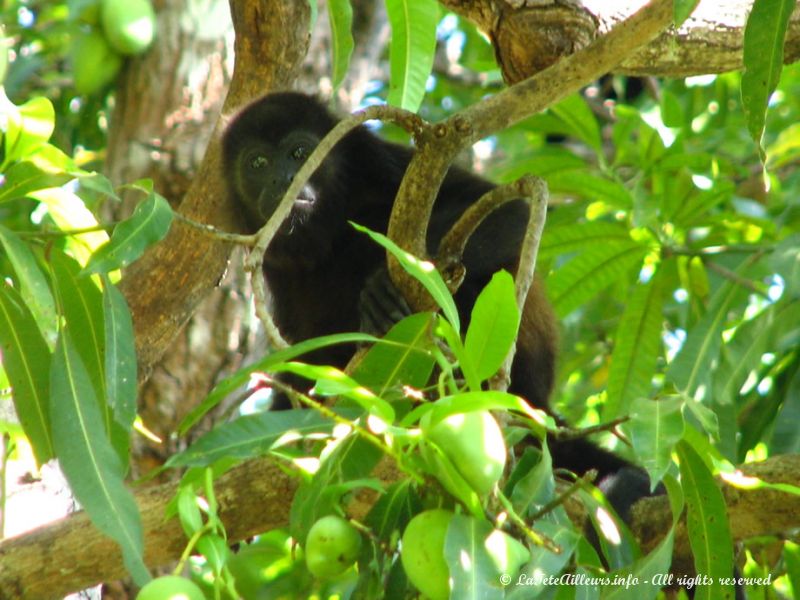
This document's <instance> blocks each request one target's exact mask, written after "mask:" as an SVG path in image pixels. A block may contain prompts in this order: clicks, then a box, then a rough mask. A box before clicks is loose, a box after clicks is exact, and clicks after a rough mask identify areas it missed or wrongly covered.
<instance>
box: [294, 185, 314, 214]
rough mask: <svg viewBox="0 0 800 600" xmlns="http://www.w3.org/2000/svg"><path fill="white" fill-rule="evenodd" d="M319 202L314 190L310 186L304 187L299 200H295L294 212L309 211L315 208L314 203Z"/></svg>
mask: <svg viewBox="0 0 800 600" xmlns="http://www.w3.org/2000/svg"><path fill="white" fill-rule="evenodd" d="M316 201H317V195H316V194H315V193H314V188H312V187H311V186H310V185H304V186H303V189H302V190H300V193H299V194H297V198H295V200H294V206H293V207H292V209H293V210H299V211H303V212H305V211H309V210H311V209H312V208H313V206H314V203H316Z"/></svg>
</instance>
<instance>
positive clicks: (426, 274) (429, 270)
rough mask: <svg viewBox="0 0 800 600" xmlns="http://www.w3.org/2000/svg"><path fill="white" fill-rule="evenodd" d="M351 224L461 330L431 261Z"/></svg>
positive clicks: (454, 327) (453, 308) (444, 285)
mask: <svg viewBox="0 0 800 600" xmlns="http://www.w3.org/2000/svg"><path fill="white" fill-rule="evenodd" d="M426 1H427V0H426ZM351 225H352V226H353V227H355V228H356V229H357V230H358V231H360V232H362V233H366V234H367V235H368V236H369V237H371V238H372V239H373V240H374V241H375V242H377V243H378V244H380V245H381V246H383V247H384V248H386V250H388V251H389V252H391V253H392V255H393V256H394V257H395V258H396V259H397V261H398V262H399V263H400V266H402V267H403V269H405V270H406V272H408V273H409V274H410V275H412V276H413V277H414V278H415V279H416V280H417V281H419V282H420V283H421V284H422V285H423V286H424V287H425V289H426V290H428V293H429V294H430V295H431V297H432V298H433V300H434V302H436V304H437V305H438V306H439V307H440V308H441V309H442V313H443V314H444V316H445V318H446V319H447V320H448V321H450V324H451V325H452V326H453V329H455V330H456V333H458V332H460V331H461V320H460V319H459V317H458V309H457V308H456V303H455V301H454V300H453V295H452V294H451V293H450V290H449V289H447V284H446V283H445V282H444V280H443V279H442V276H441V275H440V274H439V271H437V270H436V268H435V267H434V266H433V264H432V263H430V262H428V261H423V260H420V259H418V258H417V257H416V256H414V255H413V254H409V253H408V252H406V251H405V250H403V249H402V248H400V247H399V246H398V245H397V244H395V243H394V242H393V241H392V240H390V239H389V238H388V237H386V236H385V235H383V234H381V233H377V232H375V231H370V230H369V229H367V228H366V227H362V226H361V225H358V224H356V223H351Z"/></svg>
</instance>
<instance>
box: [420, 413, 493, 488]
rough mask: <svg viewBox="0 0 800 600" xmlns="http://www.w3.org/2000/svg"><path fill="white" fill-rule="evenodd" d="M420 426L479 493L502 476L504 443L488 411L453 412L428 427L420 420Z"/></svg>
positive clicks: (491, 485) (490, 486)
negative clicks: (421, 425)
mask: <svg viewBox="0 0 800 600" xmlns="http://www.w3.org/2000/svg"><path fill="white" fill-rule="evenodd" d="M423 429H424V430H425V434H426V438H427V439H429V440H430V441H432V442H434V443H435V444H436V445H437V446H438V447H439V449H440V450H441V451H442V452H443V453H444V454H445V456H447V458H448V459H450V462H451V463H452V464H453V466H454V467H455V468H456V470H457V471H458V473H459V475H461V477H463V479H464V481H466V482H467V483H468V484H469V485H470V487H472V489H473V490H475V491H476V492H477V493H478V494H479V495H481V496H484V495H486V494H488V493H489V492H490V491H491V490H492V488H493V487H494V485H495V484H496V483H497V482H498V481H499V480H500V477H502V476H503V470H504V469H505V466H506V444H505V441H504V440H503V432H502V430H501V429H500V426H499V425H498V424H497V421H496V420H495V418H494V417H493V416H492V415H491V413H490V412H489V411H485V410H484V411H474V412H468V413H458V414H453V415H450V416H448V417H447V418H445V419H443V420H442V421H439V422H438V423H437V424H436V425H434V426H433V427H430V428H426V427H425V424H424V423H423ZM443 483H444V482H443ZM445 487H446V486H445Z"/></svg>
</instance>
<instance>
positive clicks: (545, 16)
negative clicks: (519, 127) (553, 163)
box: [442, 0, 800, 83]
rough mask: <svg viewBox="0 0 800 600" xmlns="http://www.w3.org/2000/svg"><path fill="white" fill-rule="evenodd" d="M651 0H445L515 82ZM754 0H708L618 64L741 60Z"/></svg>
mask: <svg viewBox="0 0 800 600" xmlns="http://www.w3.org/2000/svg"><path fill="white" fill-rule="evenodd" d="M644 3H645V0H634V1H629V0H625V1H624V2H623V1H616V2H615V1H609V0H581V1H578V0H551V1H549V2H547V1H542V0H536V1H532V0H442V4H444V5H445V6H447V7H448V8H450V9H451V10H453V11H455V12H457V13H459V14H461V15H463V16H465V17H466V18H468V19H470V20H471V21H473V22H475V23H476V24H477V25H478V27H479V28H480V29H482V30H483V31H485V32H486V33H487V34H488V35H489V37H490V39H491V40H492V44H493V45H494V48H495V56H496V58H497V62H498V64H499V65H500V68H501V70H502V71H503V75H504V77H505V79H506V81H507V82H509V83H514V82H517V81H521V80H522V79H525V78H526V77H530V76H531V75H533V74H534V73H538V72H539V71H541V70H543V69H545V68H546V67H548V66H550V65H551V64H553V63H555V62H557V61H558V60H560V59H561V58H562V57H564V56H567V55H569V54H572V53H573V52H575V51H577V50H579V49H581V48H584V47H585V46H586V45H588V44H589V43H590V42H591V41H592V40H593V39H594V38H595V37H597V36H602V35H604V34H605V33H607V32H608V31H609V30H611V29H613V28H614V27H615V26H616V25H617V24H619V23H620V22H621V21H623V20H625V19H627V18H628V17H629V16H630V15H631V14H632V13H633V12H635V11H637V10H638V9H639V8H641V6H642V5H643V4H644ZM752 5H753V2H752V0H721V1H720V0H701V2H700V4H699V6H698V7H697V9H696V10H695V11H694V13H693V14H692V16H691V17H690V18H689V19H688V20H687V21H686V22H685V23H683V24H682V25H681V27H680V28H679V29H677V30H676V29H674V28H671V29H669V30H667V31H665V32H664V33H662V34H661V35H660V36H658V37H657V38H656V39H654V40H652V41H650V42H649V43H648V44H646V45H645V46H643V47H642V48H641V49H640V50H638V51H636V52H633V53H631V54H630V55H629V56H627V57H626V58H625V60H624V61H622V62H621V63H620V64H618V65H615V66H614V69H613V70H614V72H617V73H626V74H632V75H658V76H663V77H687V76H690V75H702V74H705V73H722V72H724V71H732V70H736V69H740V68H741V67H742V39H743V35H744V24H745V22H746V20H747V15H748V14H749V13H750V8H751V7H752ZM798 58H800V8H797V9H796V10H795V12H794V14H793V15H792V18H791V21H790V24H789V30H788V31H787V35H786V46H785V56H784V59H785V61H786V62H787V63H790V62H794V61H796V60H798Z"/></svg>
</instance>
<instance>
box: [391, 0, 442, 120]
mask: <svg viewBox="0 0 800 600" xmlns="http://www.w3.org/2000/svg"><path fill="white" fill-rule="evenodd" d="M386 11H387V13H388V15H389V23H390V24H391V26H392V39H391V42H390V47H389V63H390V66H391V72H392V74H391V79H390V82H389V97H388V101H389V104H392V105H394V106H399V107H400V108H404V109H406V110H410V111H412V112H415V111H416V110H417V109H418V108H419V105H420V104H421V103H422V97H423V96H424V95H425V83H426V82H427V80H428V76H429V75H430V73H431V69H432V67H433V56H434V52H435V50H436V25H437V24H438V21H439V5H438V4H437V3H436V2H435V1H434V0H386Z"/></svg>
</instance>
